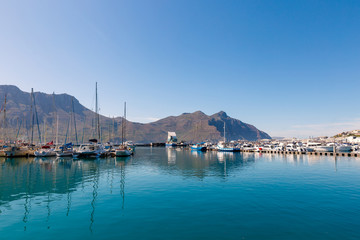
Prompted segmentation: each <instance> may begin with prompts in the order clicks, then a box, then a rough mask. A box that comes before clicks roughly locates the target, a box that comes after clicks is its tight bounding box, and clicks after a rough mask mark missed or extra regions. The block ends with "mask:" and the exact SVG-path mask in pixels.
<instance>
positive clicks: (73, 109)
mask: <svg viewBox="0 0 360 240" xmlns="http://www.w3.org/2000/svg"><path fill="white" fill-rule="evenodd" d="M71 105H72V113H73V118H74V128H75V139H76V144H78V143H79V142H78V135H77V130H76V119H75V108H74V97H72V98H71Z"/></svg>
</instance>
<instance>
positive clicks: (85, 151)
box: [73, 139, 106, 158]
mask: <svg viewBox="0 0 360 240" xmlns="http://www.w3.org/2000/svg"><path fill="white" fill-rule="evenodd" d="M105 153H106V151H105V149H104V146H103V145H102V144H100V143H98V142H97V140H96V139H90V140H89V143H86V144H81V145H80V147H79V148H78V149H77V150H76V151H74V153H73V156H74V157H75V158H97V157H102V156H104V155H105Z"/></svg>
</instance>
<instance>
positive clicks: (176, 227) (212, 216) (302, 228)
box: [0, 148, 360, 240]
mask: <svg viewBox="0 0 360 240" xmlns="http://www.w3.org/2000/svg"><path fill="white" fill-rule="evenodd" d="M64 238H65V239H67V240H69V239H80V238H86V239H360V159H359V158H347V157H337V158H334V157H319V156H297V155H295V156H292V155H288V156H282V155H270V154H263V155H260V154H258V153H257V154H256V153H216V152H206V153H197V152H191V151H189V150H175V149H165V148H137V150H136V154H135V155H134V156H133V157H129V158H128V159H126V160H119V159H114V158H108V159H101V160H88V161H82V160H76V161H75V160H74V161H73V160H64V159H55V158H53V159H0V239H64Z"/></svg>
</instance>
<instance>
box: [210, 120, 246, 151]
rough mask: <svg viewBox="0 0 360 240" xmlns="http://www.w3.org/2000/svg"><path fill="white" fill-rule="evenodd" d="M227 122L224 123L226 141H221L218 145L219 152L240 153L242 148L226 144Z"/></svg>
mask: <svg viewBox="0 0 360 240" xmlns="http://www.w3.org/2000/svg"><path fill="white" fill-rule="evenodd" d="M225 133H226V131H225V121H224V141H220V142H219V143H218V145H217V146H216V148H217V150H218V151H220V152H236V151H240V148H238V147H235V146H233V144H230V143H227V142H226V137H225Z"/></svg>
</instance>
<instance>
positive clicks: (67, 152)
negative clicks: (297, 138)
mask: <svg viewBox="0 0 360 240" xmlns="http://www.w3.org/2000/svg"><path fill="white" fill-rule="evenodd" d="M55 153H56V156H57V157H72V156H73V153H74V148H73V144H72V143H66V144H64V145H61V146H60V147H58V148H57V149H56V150H55Z"/></svg>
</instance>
